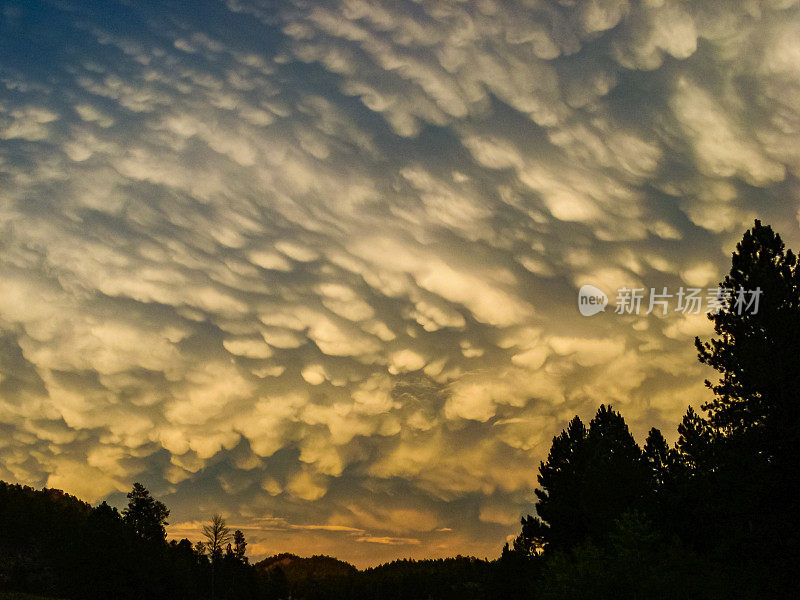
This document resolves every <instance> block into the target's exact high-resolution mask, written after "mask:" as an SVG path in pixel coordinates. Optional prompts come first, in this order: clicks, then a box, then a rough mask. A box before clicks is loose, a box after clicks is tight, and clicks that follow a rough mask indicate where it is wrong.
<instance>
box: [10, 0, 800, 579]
mask: <svg viewBox="0 0 800 600" xmlns="http://www.w3.org/2000/svg"><path fill="white" fill-rule="evenodd" d="M200 6H201V8H200V9H199V10H198V12H197V14H194V15H187V14H185V13H184V12H182V11H180V10H179V8H178V7H173V6H172V4H170V3H157V4H156V3H153V5H152V6H150V5H149V3H140V4H138V7H136V8H135V7H132V6H129V5H128V4H127V3H120V4H119V5H117V4H115V3H110V4H109V3H102V5H101V4H97V5H94V4H92V3H87V4H85V5H81V6H73V5H67V4H63V3H61V2H56V1H53V2H49V3H46V6H45V8H43V9H42V10H41V12H39V11H36V10H34V9H33V8H31V7H29V6H27V5H26V4H24V3H17V2H5V3H3V4H2V7H1V8H2V26H1V27H2V35H1V36H0V47H2V54H3V55H4V56H7V57H8V58H7V59H4V60H3V62H2V64H0V227H2V229H1V230H0V232H1V233H0V243H1V244H2V246H0V286H1V289H0V332H1V333H2V335H0V431H2V435H0V478H2V479H7V480H14V481H20V482H25V483H30V484H34V485H48V486H53V487H61V488H63V489H66V490H67V491H69V492H71V493H75V494H77V495H79V496H82V497H84V498H86V499H90V500H99V499H101V498H105V497H111V498H112V500H113V499H116V500H117V501H119V500H120V498H121V497H122V493H123V492H124V491H125V490H127V489H128V488H129V487H130V484H131V482H132V480H134V479H137V480H143V481H144V482H146V483H147V485H148V486H149V487H151V489H152V490H153V491H154V492H155V493H156V494H157V495H159V496H161V497H163V498H164V499H165V500H166V502H167V503H168V504H169V505H170V506H171V507H172V508H173V514H174V515H175V516H176V517H177V520H176V522H182V523H181V525H178V526H176V527H175V529H174V531H173V533H174V534H175V535H190V536H191V535H192V532H193V531H195V530H197V529H199V527H197V526H196V525H197V523H196V522H197V521H199V520H202V519H203V518H205V517H207V516H208V514H210V513H211V512H213V511H214V510H221V511H222V512H223V513H224V514H226V515H227V516H228V518H229V521H230V522H231V523H233V524H234V525H237V526H241V528H243V529H244V530H245V532H246V533H247V534H248V537H249V538H250V539H251V541H252V544H251V548H255V550H254V551H255V552H257V553H262V554H264V553H272V552H277V551H295V552H301V553H302V552H306V553H321V552H324V553H329V554H335V555H337V556H340V557H342V558H345V559H349V560H353V561H356V562H357V563H358V564H369V563H373V562H375V561H380V560H386V559H390V558H393V557H396V556H401V555H402V556H406V555H412V556H420V557H421V556H442V555H449V554H453V553H457V552H460V553H462V554H469V553H471V554H477V555H480V556H484V555H488V556H494V555H496V554H497V553H498V552H499V547H500V545H501V544H502V542H503V541H504V539H505V537H506V536H507V535H508V534H510V533H512V532H514V531H515V529H516V522H517V520H518V518H519V516H520V514H522V513H525V512H529V511H530V510H531V503H532V489H533V487H534V486H535V483H536V480H535V476H536V468H537V466H538V461H539V460H541V459H542V458H543V456H544V454H545V453H546V452H547V449H548V447H549V443H550V440H551V439H552V436H553V435H554V434H555V433H557V432H558V431H559V430H560V429H561V427H562V426H563V424H564V422H565V421H566V420H567V419H569V418H570V417H572V416H573V415H574V414H575V413H579V414H581V415H582V416H589V415H590V414H591V413H593V411H594V409H595V408H596V406H597V405H598V404H599V403H600V402H606V403H608V402H611V403H613V404H614V405H615V406H616V407H617V408H619V409H621V410H622V411H623V413H624V415H625V416H626V418H627V419H628V420H629V422H630V423H631V425H632V427H633V429H634V432H635V433H637V434H638V435H639V436H641V435H642V434H643V433H644V432H645V431H646V429H647V428H648V427H649V426H652V425H657V426H662V427H663V428H664V429H665V431H672V430H673V429H674V426H675V423H676V422H677V419H678V417H679V415H680V414H681V413H682V412H683V410H684V409H685V407H686V405H687V404H689V403H695V404H696V403H698V402H699V401H700V400H701V399H702V398H703V396H704V392H703V386H702V379H703V377H704V373H703V371H702V370H701V369H700V367H699V366H698V365H697V364H696V361H695V360H694V357H693V351H692V345H691V339H692V337H693V336H694V335H704V334H708V333H709V329H708V323H707V322H706V321H705V320H704V319H702V318H701V317H692V316H684V315H681V314H679V313H675V314H673V313H670V314H668V315H666V316H661V315H656V314H653V315H648V316H644V315H641V316H638V317H637V316H626V317H622V316H615V315H613V314H603V315H598V316H596V317H593V318H591V319H586V318H584V317H581V316H580V314H579V313H578V311H577V310H576V306H575V302H576V298H577V290H578V289H579V288H580V286H582V285H584V284H587V283H591V284H593V285H596V286H598V287H600V288H601V289H604V290H606V292H607V293H609V295H610V296H611V297H612V299H613V294H614V290H616V289H617V288H619V287H622V286H627V287H633V286H641V287H648V288H649V287H659V288H660V287H662V286H667V287H670V288H677V287H678V286H680V285H693V286H708V285H714V283H715V282H716V281H717V280H718V279H719V278H720V276H721V274H722V273H723V272H724V270H725V269H726V264H727V261H728V258H727V256H728V254H729V252H730V250H731V248H732V245H733V243H734V242H735V241H736V239H737V238H738V236H739V235H740V234H741V231H742V230H743V229H744V228H745V227H747V226H748V225H749V223H750V221H751V219H752V218H753V217H754V216H759V217H761V218H763V219H764V220H766V221H768V222H770V223H772V224H773V225H774V226H775V227H776V228H777V229H778V230H779V231H780V232H781V233H782V234H784V235H785V237H786V238H787V239H788V241H789V242H790V244H791V243H792V242H795V245H796V242H797V241H798V239H800V236H798V202H797V200H798V198H799V197H800V194H798V188H797V184H796V181H797V178H798V175H800V152H798V149H797V144H796V140H797V135H798V132H799V131H800V73H799V72H798V68H800V67H798V65H800V61H798V60H797V58H798V54H799V53H800V11H798V8H797V6H796V3H795V2H791V1H778V0H773V1H766V0H765V1H763V2H755V1H754V2H745V3H707V2H700V1H697V2H678V1H672V0H663V1H659V2H656V1H651V2H636V3H634V2H627V1H625V0H609V1H603V0H586V1H580V2H574V3H567V2H555V1H552V2H551V1H542V2H535V3H531V2H511V3H507V2H506V3H497V2H494V1H492V0H484V1H481V2H470V3H456V4H454V3H452V2H445V1H441V2H439V1H435V0H429V1H426V2H397V1H392V2H376V1H370V2H365V1H360V0H342V1H328V2H314V3H307V2H301V1H299V0H298V1H297V2H294V3H279V4H278V5H277V6H276V5H275V4H274V3H271V2H259V1H256V0H253V1H245V0H227V2H224V3H215V2H205V3H202V4H201V5H200ZM194 535H195V536H196V531H195V534H194Z"/></svg>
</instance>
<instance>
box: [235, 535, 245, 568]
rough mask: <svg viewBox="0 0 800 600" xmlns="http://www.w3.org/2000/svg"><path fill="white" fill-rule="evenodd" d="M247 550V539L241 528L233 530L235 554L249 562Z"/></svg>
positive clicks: (243, 560)
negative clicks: (246, 554)
mask: <svg viewBox="0 0 800 600" xmlns="http://www.w3.org/2000/svg"><path fill="white" fill-rule="evenodd" d="M246 551H247V541H246V540H245V539H244V534H243V533H242V531H241V529H237V530H236V531H234V532H233V554H234V555H235V556H236V558H238V559H239V560H240V561H241V562H243V563H245V564H247V557H246V556H245V553H246Z"/></svg>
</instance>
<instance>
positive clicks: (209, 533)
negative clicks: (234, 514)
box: [203, 513, 231, 561]
mask: <svg viewBox="0 0 800 600" xmlns="http://www.w3.org/2000/svg"><path fill="white" fill-rule="evenodd" d="M203 535H204V536H205V538H206V539H207V540H208V541H207V542H206V543H205V547H206V550H207V551H208V554H209V555H210V556H211V560H212V561H214V560H216V559H217V558H219V557H220V556H221V555H222V548H223V546H224V545H225V544H227V543H228V542H229V541H230V539H231V531H230V529H228V527H227V525H226V524H225V519H223V518H222V516H221V515H219V514H217V513H215V514H214V515H213V516H212V517H211V522H210V523H208V524H206V525H203Z"/></svg>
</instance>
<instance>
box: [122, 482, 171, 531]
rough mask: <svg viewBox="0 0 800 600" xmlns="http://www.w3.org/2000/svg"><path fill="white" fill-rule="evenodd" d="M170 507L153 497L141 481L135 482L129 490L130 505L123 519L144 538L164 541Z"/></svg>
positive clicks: (125, 510)
mask: <svg viewBox="0 0 800 600" xmlns="http://www.w3.org/2000/svg"><path fill="white" fill-rule="evenodd" d="M167 517H169V509H168V508H167V507H166V506H165V505H164V504H163V503H162V502H159V501H158V500H156V499H155V498H153V497H152V496H151V495H150V492H149V491H148V490H147V488H146V487H144V486H143V485H142V484H141V483H138V482H136V483H134V484H133V489H132V490H131V491H130V492H128V506H127V508H125V509H124V510H123V511H122V518H123V521H124V522H125V523H126V524H127V525H128V526H129V527H130V528H131V529H132V530H133V531H134V532H135V533H136V534H137V535H138V536H139V537H141V538H142V539H145V540H148V541H160V542H163V541H164V540H165V539H166V537H167V530H166V529H165V526H166V525H169V523H167Z"/></svg>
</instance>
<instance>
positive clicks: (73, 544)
mask: <svg viewBox="0 0 800 600" xmlns="http://www.w3.org/2000/svg"><path fill="white" fill-rule="evenodd" d="M720 287H722V288H724V289H726V290H731V291H734V292H735V291H736V290H740V289H744V290H755V289H760V290H761V292H762V296H761V301H760V305H759V310H758V311H757V312H747V311H745V312H740V311H736V310H733V309H732V308H731V307H727V308H723V309H722V310H720V311H719V312H717V313H714V314H710V315H709V318H710V319H711V320H712V321H713V325H714V336H713V337H712V338H711V339H710V340H708V341H701V340H699V339H697V340H695V345H696V349H697V353H698V358H699V360H700V361H701V362H702V363H704V364H706V365H708V366H710V367H711V368H713V369H714V370H715V371H716V372H717V379H716V380H715V381H707V382H706V383H707V385H708V387H709V400H708V402H707V403H706V404H704V405H703V406H702V407H701V408H700V410H699V411H696V410H694V409H693V408H691V407H689V408H688V410H687V411H686V413H685V415H684V417H683V420H682V422H681V423H680V425H679V427H678V431H677V434H678V440H677V442H676V443H675V445H674V446H673V447H669V446H668V444H667V442H666V440H665V437H664V435H663V434H662V433H661V432H660V431H659V430H658V429H655V428H653V429H651V430H650V432H649V434H648V436H647V439H646V440H645V443H644V445H643V446H642V447H640V446H639V445H638V444H637V442H636V440H635V439H634V438H633V436H632V435H631V433H630V431H629V429H628V426H627V424H626V423H625V420H624V418H623V416H622V415H621V414H620V413H619V412H617V411H615V410H614V409H613V408H612V407H611V406H606V405H601V406H600V407H599V409H598V410H597V413H596V414H595V416H594V417H593V418H592V419H591V421H590V422H589V423H588V424H586V423H584V422H583V421H582V420H581V419H580V418H579V417H577V416H576V417H575V418H574V419H572V420H571V421H570V422H569V423H568V424H567V425H566V426H565V428H564V430H563V431H562V432H561V433H560V434H559V435H557V436H555V437H554V438H553V442H552V446H551V448H550V452H549V454H548V456H547V457H546V459H545V460H544V461H543V462H542V463H541V465H540V469H539V476H538V483H539V486H538V488H537V489H536V490H535V498H534V499H533V500H535V507H536V515H535V516H531V515H528V516H526V517H524V518H523V519H522V522H521V531H520V533H519V535H518V536H517V537H516V538H515V539H514V540H513V543H511V544H506V546H505V547H504V548H503V549H502V551H501V550H500V549H499V548H498V554H499V556H498V557H497V558H496V559H494V560H479V559H475V558H470V557H461V556H459V557H455V558H450V559H439V560H419V561H412V560H399V561H395V562H392V563H389V564H385V565H381V566H380V567H375V568H371V569H366V570H363V571H359V570H357V569H355V568H354V567H352V566H351V565H349V564H347V563H344V562H342V561H339V560H336V559H334V558H331V557H326V556H315V557H311V558H299V557H296V556H294V555H291V554H279V555H277V556H274V557H270V558H268V559H265V560H263V561H261V562H258V563H255V564H250V562H249V561H248V559H247V556H246V545H247V542H246V540H245V538H244V535H243V534H242V532H241V531H236V532H233V533H231V532H230V531H229V530H228V528H227V526H226V524H225V522H224V519H222V517H220V516H219V515H214V516H213V517H212V518H211V520H210V522H209V524H208V525H206V526H205V528H204V530H203V532H202V533H203V535H204V536H205V539H206V542H204V543H197V544H192V543H191V542H190V541H189V540H187V539H183V540H180V541H175V540H172V541H167V539H166V530H165V525H166V524H167V518H168V517H169V510H168V508H167V507H166V506H165V505H164V504H163V503H161V502H160V501H158V500H156V499H155V498H153V497H152V496H151V495H150V493H149V491H148V490H147V489H146V488H144V487H143V486H142V485H141V484H139V483H136V484H134V486H133V489H132V490H131V492H130V493H129V494H128V500H129V503H128V506H127V507H126V508H125V509H124V510H122V511H121V512H120V511H118V510H117V509H116V508H112V507H111V506H109V505H108V504H107V503H105V502H103V503H101V504H100V505H99V506H96V507H92V506H91V505H89V504H88V503H85V502H82V501H81V500H79V499H77V498H75V497H73V496H71V495H69V494H66V493H64V492H62V491H60V490H55V489H43V490H35V489H32V488H30V487H25V486H20V485H14V484H8V483H3V482H0V598H4V596H3V593H4V592H6V593H9V594H10V593H12V592H14V593H16V592H19V593H32V594H39V595H43V596H46V597H51V598H63V599H75V600H79V599H80V600H84V599H85V600H99V599H101V598H102V599H108V598H118V599H121V600H128V599H130V600H134V599H162V598H163V599H167V598H169V599H187V600H188V599H192V600H198V599H206V598H209V599H219V600H222V599H263V600H279V599H288V598H293V599H308V600H312V599H320V600H322V599H329V598H330V599H333V598H336V599H354V600H355V599H373V598H374V599H395V598H396V599H398V600H399V599H401V598H402V599H404V600H409V599H411V600H414V599H420V600H425V599H431V600H437V599H451V598H453V599H455V598H458V599H459V600H469V599H495V598H496V599H500V598H504V599H505V598H531V599H534V598H535V599H582V598H593V599H606V598H614V599H617V600H619V599H627V598H630V599H659V598H664V599H682V598H686V599H699V598H704V599H706V598H711V599H714V598H720V599H722V598H788V597H796V594H797V592H796V590H795V587H796V585H797V584H796V575H795V576H792V575H791V573H792V572H794V569H795V568H796V566H795V567H793V566H792V565H795V564H796V562H797V559H798V557H799V556H800V553H798V544H799V540H798V537H799V535H800V534H799V532H800V527H798V522H797V521H798V516H797V510H796V501H797V498H798V482H799V481H800V477H798V475H799V473H798V469H800V460H798V459H799V458H800V457H798V448H800V439H798V437H799V436H800V403H799V402H798V392H797V390H798V389H800V388H799V387H798V384H799V383H800V382H799V381H798V378H799V377H800V366H799V365H798V360H799V359H800V264H798V260H797V257H796V256H795V254H794V253H793V252H792V251H791V250H787V249H786V248H785V246H784V243H783V242H782V240H781V238H780V236H779V235H777V234H776V233H775V232H774V231H773V230H772V229H771V228H770V227H769V226H765V225H762V224H761V223H760V222H759V221H755V224H754V226H753V227H752V228H751V229H750V230H748V231H747V232H746V233H745V234H744V236H743V238H742V240H741V241H740V242H739V243H738V244H737V246H736V249H735V251H734V252H733V256H732V263H731V269H730V273H729V274H728V275H726V276H725V278H724V280H723V281H722V282H721V284H720ZM198 533H200V532H198ZM7 597H8V598H12V597H16V596H12V595H8V596H7Z"/></svg>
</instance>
